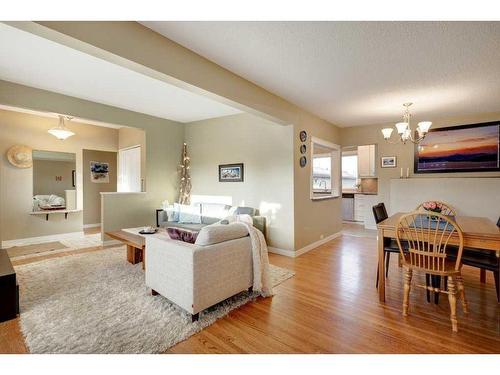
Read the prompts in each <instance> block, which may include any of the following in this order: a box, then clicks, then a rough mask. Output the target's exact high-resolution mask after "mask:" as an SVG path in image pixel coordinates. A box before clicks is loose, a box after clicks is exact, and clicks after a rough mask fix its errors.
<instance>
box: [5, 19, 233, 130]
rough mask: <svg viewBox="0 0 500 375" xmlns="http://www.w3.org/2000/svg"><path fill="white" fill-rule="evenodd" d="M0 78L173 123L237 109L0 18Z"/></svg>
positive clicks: (229, 112)
mask: <svg viewBox="0 0 500 375" xmlns="http://www.w3.org/2000/svg"><path fill="white" fill-rule="evenodd" d="M0 79H2V80H6V81H12V82H16V83H20V84H23V85H27V86H32V87H36V88H40V89H44V90H49V91H54V92H57V93H60V94H65V95H70V96H74V97H77V98H81V99H86V100H90V101H93V102H98V103H103V104H107V105H111V106H115V107H119V108H124V109H128V110H131V111H136V112H140V113H145V114H148V115H152V116H157V117H161V118H166V119H170V120H174V121H179V122H191V121H197V120H203V119H207V118H213V117H220V116H227V115H231V114H235V113H240V112H241V111H239V110H236V109H234V108H232V107H229V106H227V105H225V104H221V103H218V102H216V101H213V100H211V99H207V98H205V97H202V96H200V95H197V94H193V93H191V92H189V91H186V90H183V89H180V88H178V87H175V86H172V85H170V84H167V83H165V82H162V81H160V80H156V79H154V78H151V77H148V76H145V75H142V74H140V73H137V72H134V71H132V70H129V69H126V68H123V67H121V66H118V65H115V64H112V63H109V62H107V61H104V60H101V59H99V58H96V57H93V56H90V55H87V54H85V53H82V52H80V51H76V50H73V49H71V48H69V47H66V46H63V45H60V44H57V43H54V42H52V41H49V40H47V39H44V38H41V37H39V36H35V35H33V34H30V33H27V32H24V31H21V30H18V29H16V28H14V27H11V26H8V25H5V24H3V23H0Z"/></svg>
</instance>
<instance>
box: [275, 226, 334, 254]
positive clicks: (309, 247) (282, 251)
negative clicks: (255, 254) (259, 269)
mask: <svg viewBox="0 0 500 375" xmlns="http://www.w3.org/2000/svg"><path fill="white" fill-rule="evenodd" d="M341 235H342V232H337V233H334V234H331V235H329V236H328V237H325V238H323V239H321V240H319V241H316V242H313V243H311V244H309V245H307V246H304V247H303V248H302V249H299V250H297V251H293V250H286V249H280V248H278V247H272V246H268V247H267V250H268V251H269V252H270V253H273V254H279V255H284V256H287V257H291V258H297V257H299V256H301V255H302V254H305V253H307V252H308V251H311V250H313V249H315V248H317V247H319V246H321V245H323V244H324V243H327V242H329V241H331V240H333V239H335V238H337V237H340V236H341Z"/></svg>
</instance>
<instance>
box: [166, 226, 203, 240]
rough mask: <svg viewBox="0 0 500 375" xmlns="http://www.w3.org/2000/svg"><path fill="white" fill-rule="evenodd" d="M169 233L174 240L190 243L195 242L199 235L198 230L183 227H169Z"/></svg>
mask: <svg viewBox="0 0 500 375" xmlns="http://www.w3.org/2000/svg"><path fill="white" fill-rule="evenodd" d="M167 233H168V235H169V237H170V238H171V239H172V240H178V241H184V242H188V243H195V241H196V237H198V231H192V230H189V229H181V228H175V227H171V228H167Z"/></svg>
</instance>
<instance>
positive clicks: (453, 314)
mask: <svg viewBox="0 0 500 375" xmlns="http://www.w3.org/2000/svg"><path fill="white" fill-rule="evenodd" d="M448 301H449V302H450V320H451V328H452V330H453V332H458V321H457V288H456V286H455V280H453V277H452V276H448Z"/></svg>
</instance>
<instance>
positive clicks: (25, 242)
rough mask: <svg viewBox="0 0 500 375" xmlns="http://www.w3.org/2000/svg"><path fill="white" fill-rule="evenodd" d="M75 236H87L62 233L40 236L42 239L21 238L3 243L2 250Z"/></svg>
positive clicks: (76, 233) (81, 233)
mask: <svg viewBox="0 0 500 375" xmlns="http://www.w3.org/2000/svg"><path fill="white" fill-rule="evenodd" d="M75 236H82V238H83V237H84V236H85V234H84V233H83V231H82V232H71V233H60V234H51V235H48V236H40V237H28V238H19V239H16V240H8V241H2V248H4V249H7V248H9V247H13V246H25V245H34V244H38V243H44V242H52V241H60V240H63V239H66V238H68V239H70V238H73V239H74V238H75Z"/></svg>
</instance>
